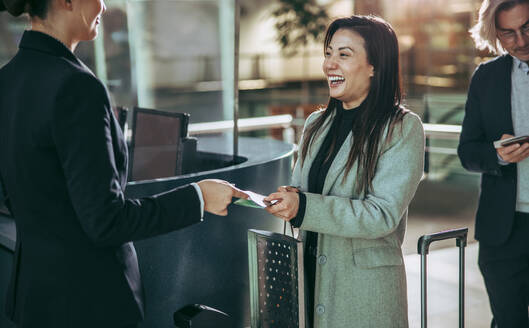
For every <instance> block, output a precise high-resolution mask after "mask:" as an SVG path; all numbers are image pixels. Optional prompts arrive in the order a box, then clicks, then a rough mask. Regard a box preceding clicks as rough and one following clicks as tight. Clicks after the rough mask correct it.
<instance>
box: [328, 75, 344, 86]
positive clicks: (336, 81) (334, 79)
mask: <svg viewBox="0 0 529 328" xmlns="http://www.w3.org/2000/svg"><path fill="white" fill-rule="evenodd" d="M327 79H328V80H329V85H330V86H331V87H336V86H339V85H341V84H342V83H344V82H345V78H344V77H343V76H339V75H330V76H328V77H327Z"/></svg>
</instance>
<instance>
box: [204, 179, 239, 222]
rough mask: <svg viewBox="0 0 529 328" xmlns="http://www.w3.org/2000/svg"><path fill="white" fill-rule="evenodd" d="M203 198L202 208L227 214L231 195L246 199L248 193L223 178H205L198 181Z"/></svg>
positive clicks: (222, 214) (215, 212)
mask: <svg viewBox="0 0 529 328" xmlns="http://www.w3.org/2000/svg"><path fill="white" fill-rule="evenodd" d="M198 186H199V187H200V190H201V191H202V198H204V210H205V211H207V212H209V213H212V214H216V215H221V216H226V215H228V205H230V203H231V199H232V197H236V198H244V199H248V195H246V194H245V193H243V192H242V191H241V190H240V189H238V188H235V186H234V185H232V184H230V183H229V182H227V181H224V180H218V179H207V180H202V181H200V182H198Z"/></svg>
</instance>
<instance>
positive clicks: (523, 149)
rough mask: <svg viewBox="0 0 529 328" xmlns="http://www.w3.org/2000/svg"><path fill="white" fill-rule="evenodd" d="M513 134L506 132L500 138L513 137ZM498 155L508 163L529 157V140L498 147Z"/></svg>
mask: <svg viewBox="0 0 529 328" xmlns="http://www.w3.org/2000/svg"><path fill="white" fill-rule="evenodd" d="M512 137H514V136H513V135H510V134H504V135H502V136H501V139H500V140H503V139H507V138H512ZM496 152H497V153H498V156H500V158H501V159H502V160H504V161H505V162H508V163H518V162H521V161H523V160H524V159H526V158H527V157H529V142H524V143H523V144H521V145H520V144H517V143H515V144H513V145H510V146H507V147H501V148H498V149H496Z"/></svg>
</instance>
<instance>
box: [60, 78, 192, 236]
mask: <svg viewBox="0 0 529 328" xmlns="http://www.w3.org/2000/svg"><path fill="white" fill-rule="evenodd" d="M110 115H112V112H111V108H110V104H109V100H108V95H107V93H106V89H105V87H104V86H103V85H102V84H101V82H100V81H99V80H97V79H96V78H95V77H94V76H92V75H90V74H87V73H79V74H75V75H73V76H72V77H71V78H69V80H68V81H67V82H66V84H65V85H64V86H63V88H62V89H61V92H60V93H59V95H58V96H57V103H56V106H55V109H54V113H53V118H52V124H51V126H52V127H51V130H52V135H53V139H54V143H55V146H56V150H57V155H58V160H59V162H60V165H61V166H62V169H63V172H64V177H65V182H66V188H67V190H68V193H69V197H70V201H71V204H72V206H73V208H74V210H75V213H76V215H77V219H78V220H79V222H80V224H81V226H82V228H83V230H84V231H85V233H86V234H87V235H88V237H89V238H90V239H91V240H92V241H93V243H94V244H95V245H97V246H115V245H120V244H122V243H124V242H127V241H130V240H138V239H143V238H146V237H150V236H154V235H158V234H161V233H166V232H170V231H173V230H176V229H179V228H182V227H185V226H188V225H190V224H193V223H196V222H199V221H200V220H201V215H200V201H199V197H198V195H197V191H196V190H195V188H194V187H193V186H191V185H188V186H184V187H182V188H178V189H175V190H171V191H169V192H166V193H163V194H159V195H155V196H153V197H148V198H143V199H125V196H124V192H123V190H122V188H121V185H120V179H119V177H120V176H119V172H118V170H117V168H116V163H115V158H114V149H113V142H112V136H111V116H110Z"/></svg>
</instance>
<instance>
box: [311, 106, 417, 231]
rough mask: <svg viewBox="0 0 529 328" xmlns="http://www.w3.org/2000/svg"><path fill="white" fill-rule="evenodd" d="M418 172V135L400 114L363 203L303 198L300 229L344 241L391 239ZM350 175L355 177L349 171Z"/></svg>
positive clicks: (411, 118)
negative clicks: (305, 201)
mask: <svg viewBox="0 0 529 328" xmlns="http://www.w3.org/2000/svg"><path fill="white" fill-rule="evenodd" d="M423 169H424V130H423V127H422V124H421V121H420V119H419V118H418V116H416V115H414V114H411V113H409V114H406V115H405V116H404V119H403V122H402V123H401V124H399V125H397V126H396V127H395V130H394V132H393V137H392V139H391V142H390V144H389V146H387V148H386V149H385V150H384V151H383V153H382V154H381V155H380V157H379V159H378V164H377V168H376V171H375V176H374V177H373V181H372V182H373V187H372V189H371V190H370V191H369V192H368V193H367V195H366V196H365V197H364V198H363V199H350V198H344V197H338V196H329V195H325V196H324V195H320V194H313V193H306V196H307V205H306V210H305V218H304V220H303V224H302V225H301V229H303V230H309V231H314V232H318V233H324V234H330V235H336V236H341V237H348V238H364V239H376V238H381V237H384V236H387V235H389V234H391V233H392V232H393V231H394V230H395V229H396V228H397V227H398V225H399V223H400V221H401V219H402V217H403V215H404V214H405V212H406V210H407V208H408V205H409V203H410V202H411V200H412V198H413V196H414V194H415V191H416V190H417V186H418V185H419V182H420V180H421V177H422V174H423ZM352 173H353V174H354V173H355V172H352Z"/></svg>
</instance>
